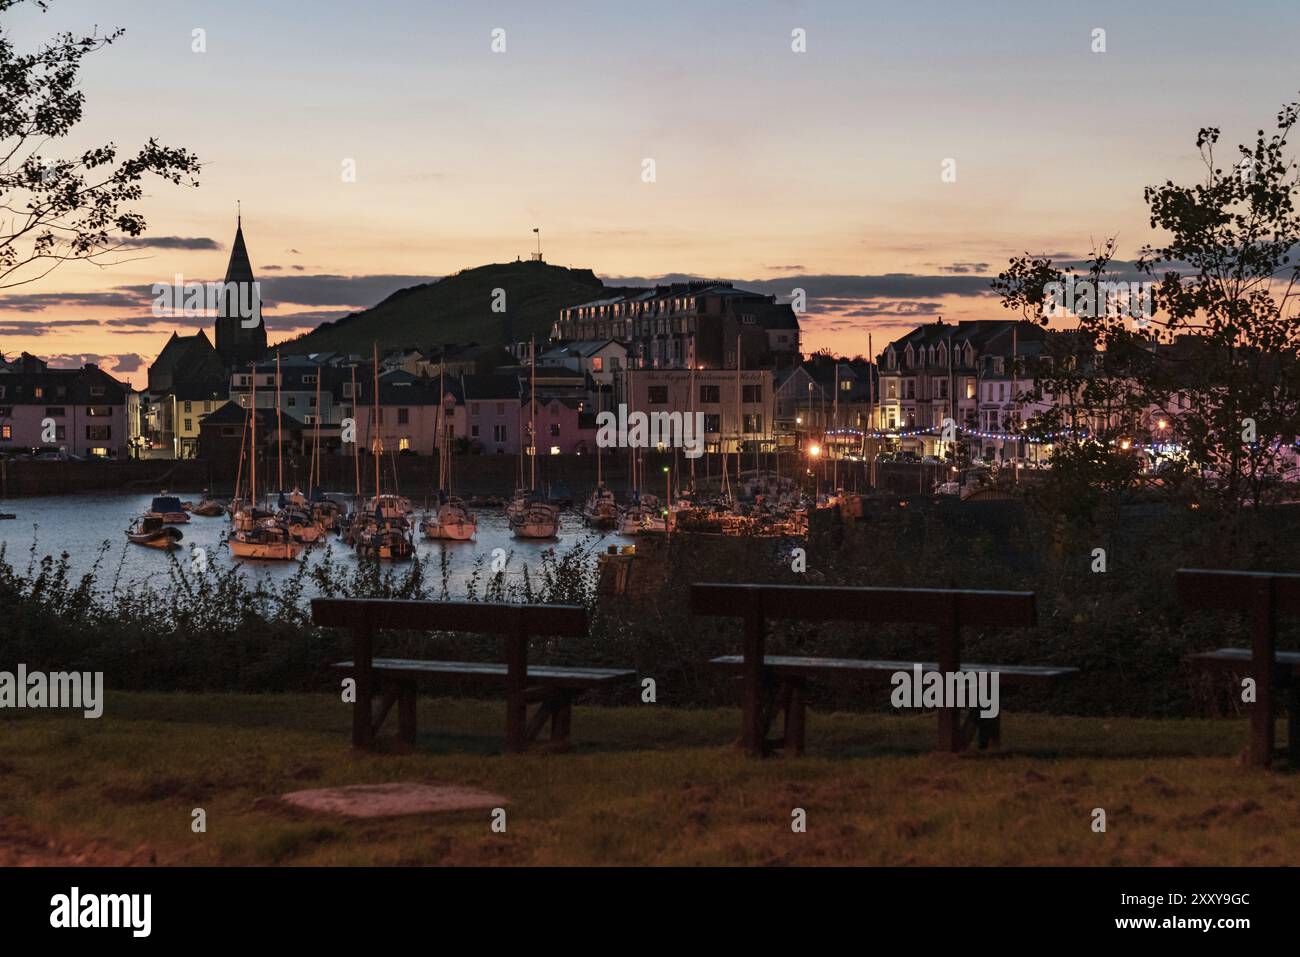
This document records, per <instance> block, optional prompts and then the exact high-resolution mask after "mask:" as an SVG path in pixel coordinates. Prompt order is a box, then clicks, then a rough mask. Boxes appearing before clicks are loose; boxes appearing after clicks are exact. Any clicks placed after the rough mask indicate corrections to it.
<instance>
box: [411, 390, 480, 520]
mask: <svg viewBox="0 0 1300 957" xmlns="http://www.w3.org/2000/svg"><path fill="white" fill-rule="evenodd" d="M443 381H444V376H443V375H442V374H441V373H440V374H439V376H438V390H439V392H440V393H441V395H442V407H441V413H442V441H441V442H440V443H439V448H438V506H437V508H436V509H435V510H434V511H433V512H425V515H424V519H423V520H422V521H421V522H420V531H421V532H423V533H424V537H425V538H432V539H437V540H441V541H449V542H468V541H470V540H471V539H473V538H474V535H475V533H476V532H477V531H478V517H477V516H476V515H475V514H474V513H473V512H471V511H470V510H469V506H467V505H466V504H465V502H464V501H463V500H462V499H461V498H460V497H458V496H456V495H452V494H451V458H452V453H451V443H452V431H453V428H452V422H451V414H452V411H453V407H454V402H455V400H450V401H449V400H448V398H447V391H446V388H445V387H444V385H443Z"/></svg>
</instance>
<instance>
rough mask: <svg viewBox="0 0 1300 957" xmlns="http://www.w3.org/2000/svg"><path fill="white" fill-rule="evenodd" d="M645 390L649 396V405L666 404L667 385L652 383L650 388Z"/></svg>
mask: <svg viewBox="0 0 1300 957" xmlns="http://www.w3.org/2000/svg"><path fill="white" fill-rule="evenodd" d="M646 391H647V393H648V396H649V402H650V404H651V405H667V404H668V386H666V385H652V386H650V388H649V389H647V390H646Z"/></svg>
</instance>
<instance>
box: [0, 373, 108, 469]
mask: <svg viewBox="0 0 1300 957" xmlns="http://www.w3.org/2000/svg"><path fill="white" fill-rule="evenodd" d="M130 391H131V388H130V386H128V385H126V384H125V383H123V382H119V381H118V380H117V379H115V378H113V377H112V376H111V375H109V374H108V373H107V372H104V371H103V370H101V369H100V368H99V366H97V365H94V364H91V363H88V364H86V365H83V366H82V367H81V368H79V369H51V368H50V367H49V366H48V365H47V364H46V362H45V361H44V360H43V359H38V358H37V357H36V356H33V355H29V354H28V353H25V352H24V353H23V354H22V355H21V356H19V357H18V358H17V359H14V360H12V361H7V362H0V451H4V452H25V451H28V452H29V451H33V450H37V451H59V452H66V453H68V454H71V455H76V456H81V457H86V456H98V457H103V458H125V457H126V456H127V452H128V436H129V428H128V424H127V406H128V396H129V394H130Z"/></svg>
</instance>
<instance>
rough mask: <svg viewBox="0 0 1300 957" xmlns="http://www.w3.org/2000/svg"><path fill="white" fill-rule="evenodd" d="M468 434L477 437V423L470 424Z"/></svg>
mask: <svg viewBox="0 0 1300 957" xmlns="http://www.w3.org/2000/svg"><path fill="white" fill-rule="evenodd" d="M469 434H470V438H473V439H477V438H478V426H477V425H471V426H470V427H469Z"/></svg>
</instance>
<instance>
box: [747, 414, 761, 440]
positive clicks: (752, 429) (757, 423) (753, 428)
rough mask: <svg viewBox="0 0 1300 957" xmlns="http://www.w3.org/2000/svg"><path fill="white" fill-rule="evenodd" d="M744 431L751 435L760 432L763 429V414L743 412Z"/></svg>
mask: <svg viewBox="0 0 1300 957" xmlns="http://www.w3.org/2000/svg"><path fill="white" fill-rule="evenodd" d="M744 431H745V432H746V433H748V434H751V435H757V434H761V433H762V431H763V416H762V415H761V414H759V413H749V412H746V413H745V423H744Z"/></svg>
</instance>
